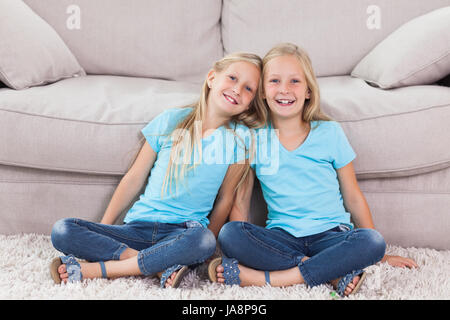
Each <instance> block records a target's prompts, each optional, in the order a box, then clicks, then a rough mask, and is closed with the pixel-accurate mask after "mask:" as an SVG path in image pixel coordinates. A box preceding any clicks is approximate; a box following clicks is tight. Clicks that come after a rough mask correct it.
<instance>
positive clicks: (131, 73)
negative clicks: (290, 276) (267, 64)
mask: <svg viewBox="0 0 450 320" xmlns="http://www.w3.org/2000/svg"><path fill="white" fill-rule="evenodd" d="M24 2H25V3H26V4H27V5H29V7H30V8H32V9H33V11H34V12H35V13H36V14H37V15H38V16H40V17H41V18H42V19H43V20H44V21H46V23H48V24H49V25H50V26H51V27H52V28H53V29H54V30H55V31H56V32H57V34H58V35H59V36H60V37H61V39H62V40H63V41H64V43H65V44H66V45H67V47H68V48H69V49H70V51H71V52H72V53H73V55H74V56H75V57H76V59H77V61H78V62H79V64H80V65H81V66H82V68H83V70H84V71H85V72H86V74H87V75H86V76H83V75H81V76H77V77H69V78H64V79H60V80H59V81H53V82H52V83H48V84H44V85H38V86H32V87H30V88H26V89H22V90H14V89H11V88H9V87H6V86H4V87H3V88H0V204H1V205H0V233H2V234H15V233H22V232H24V233H25V232H26V233H29V232H34V233H44V234H49V233H50V231H51V227H52V225H53V223H54V222H55V221H56V220H58V219H60V218H63V217H80V218H84V219H89V220H93V221H99V220H100V219H101V217H102V215H103V212H104V210H105V209H106V206H107V204H108V202H109V200H110V199H111V196H112V194H113V192H114V189H115V187H116V185H117V184H118V182H119V181H120V179H121V177H122V176H123V174H124V173H125V172H126V170H127V168H128V166H129V165H130V161H131V160H132V158H133V156H134V154H135V153H136V152H137V150H138V148H139V140H140V138H141V134H140V129H141V128H142V127H144V125H145V124H146V123H148V121H150V120H151V119H152V118H153V117H154V116H156V115H157V114H158V113H160V112H161V111H162V110H164V109H165V108H169V107H175V106H181V105H185V104H188V103H190V102H193V101H194V100H196V98H197V97H198V94H199V90H200V86H199V83H200V82H201V81H202V80H203V78H204V76H205V74H206V72H207V71H208V69H209V68H210V66H211V65H212V63H213V62H214V61H215V60H217V59H219V58H220V57H221V56H223V55H224V54H226V53H229V52H233V51H251V52H254V53H257V54H260V55H261V56H263V55H264V54H265V52H266V51H267V50H268V49H269V48H271V47H272V46H273V45H275V44H277V43H279V42H282V41H289V42H294V43H296V44H298V45H300V46H302V47H304V48H305V49H306V50H307V51H308V52H309V53H310V56H311V58H312V61H313V64H314V67H315V70H316V73H317V76H318V81H319V85H320V90H321V95H322V107H323V109H324V111H325V112H326V113H328V114H329V115H330V116H331V117H333V118H334V119H335V120H337V121H339V122H340V123H341V125H342V127H343V129H344V131H345V132H346V134H347V135H348V138H349V140H350V142H351V144H352V145H353V147H354V149H355V151H356V153H357V159H356V160H355V163H354V164H355V169H356V173H357V177H358V180H359V183H360V186H361V189H362V190H363V192H364V194H365V196H366V198H367V200H368V202H369V205H370V208H371V211H372V214H373V218H374V222H375V225H376V228H377V229H378V230H379V231H380V232H381V233H382V234H383V235H384V237H385V239H386V241H387V242H388V243H389V244H395V245H401V246H405V247H410V246H416V247H431V248H436V249H450V236H449V231H450V148H449V146H450V89H449V88H448V87H446V86H441V85H437V84H434V83H431V84H426V85H422V84H416V85H404V86H400V87H396V88H392V89H381V88H379V87H374V86H373V85H369V84H368V82H367V81H364V80H363V79H361V78H358V77H352V76H351V73H352V71H353V70H354V68H355V66H357V65H358V63H360V62H361V61H362V59H363V58H364V57H365V56H366V55H367V54H368V53H369V52H371V51H372V50H373V49H374V47H375V46H377V44H379V43H380V42H382V41H383V40H384V39H386V38H387V37H388V36H389V35H391V34H392V33H393V32H394V31H395V30H397V28H399V27H400V26H401V25H403V24H404V23H406V22H407V21H410V20H411V19H414V18H416V17H418V16H421V15H423V14H426V13H428V12H430V11H433V10H435V9H438V8H442V7H445V6H450V1H449V0H430V1H422V0H397V1H395V4H394V3H393V2H392V1H390V0H374V1H363V0H342V1H339V2H336V1H331V0H329V1H325V0H319V1H312V0H300V1H275V0H246V1H232V0H223V1H222V0H191V1H181V0H171V1H158V0H135V1H133V2H130V3H128V2H126V4H125V2H123V1H120V0H25V1H24ZM0 26H1V22H0ZM0 44H1V40H0ZM402 45H403V44H399V46H402ZM0 49H1V45H0ZM1 54H2V52H1V50H0V59H1ZM33 59H35V63H36V64H39V61H40V57H39V56H36V57H33ZM0 64H1V62H0ZM380 67H382V66H380ZM265 210H266V209H265V203H264V200H263V199H262V196H261V192H260V189H259V186H258V185H256V186H255V192H254V197H253V200H252V221H254V222H255V223H258V224H264V220H265V212H266V211H265ZM124 213H125V212H124ZM119 223H120V222H119Z"/></svg>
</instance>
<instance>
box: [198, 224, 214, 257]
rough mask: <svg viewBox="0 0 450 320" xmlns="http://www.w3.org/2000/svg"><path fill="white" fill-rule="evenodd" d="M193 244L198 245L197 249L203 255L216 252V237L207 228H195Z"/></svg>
mask: <svg viewBox="0 0 450 320" xmlns="http://www.w3.org/2000/svg"><path fill="white" fill-rule="evenodd" d="M196 229H197V230H196V239H195V243H196V244H197V245H198V249H199V251H200V252H202V253H203V254H205V255H209V256H211V255H213V254H214V252H215V251H216V237H215V236H214V233H212V231H211V230H209V229H207V228H196Z"/></svg>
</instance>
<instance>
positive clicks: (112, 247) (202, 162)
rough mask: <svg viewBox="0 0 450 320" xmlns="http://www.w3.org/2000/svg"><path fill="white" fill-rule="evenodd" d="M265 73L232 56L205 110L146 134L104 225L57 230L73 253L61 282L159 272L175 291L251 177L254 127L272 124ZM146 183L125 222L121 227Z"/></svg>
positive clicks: (55, 265) (63, 262)
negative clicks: (262, 89)
mask: <svg viewBox="0 0 450 320" xmlns="http://www.w3.org/2000/svg"><path fill="white" fill-rule="evenodd" d="M260 73H261V58H259V57H258V56H256V55H253V54H246V53H238V54H231V55H228V56H226V57H224V58H223V59H221V60H220V61H218V62H217V63H216V64H215V65H214V67H213V68H212V69H211V70H210V72H209V73H208V75H207V78H206V80H205V82H204V84H203V89H202V93H201V96H200V99H199V101H198V102H197V103H195V104H193V105H191V106H188V107H185V108H175V109H169V110H166V111H165V112H163V113H162V114H160V115H158V116H157V117H155V118H154V119H153V120H152V121H150V123H148V125H147V126H145V127H144V128H143V129H142V134H143V136H144V138H145V142H144V144H143V146H142V148H141V150H140V151H139V154H138V155H137V158H136V159H135V161H134V163H133V165H132V166H131V168H130V169H129V170H128V172H127V173H126V174H125V176H124V177H123V178H122V180H121V182H120V183H119V185H118V187H117V189H116V191H115V192H114V195H113V197H112V199H111V201H110V203H109V205H108V207H107V209H106V211H105V213H104V215H103V218H102V220H101V223H94V222H89V221H85V220H81V219H63V220H60V221H57V222H56V223H55V225H54V227H53V229H52V234H51V240H52V243H53V245H54V247H55V248H56V249H57V250H58V251H61V252H63V253H64V254H65V255H66V256H62V257H58V258H55V259H54V260H53V261H52V263H51V266H50V272H51V275H52V278H53V279H54V281H55V282H56V283H60V282H61V281H62V282H68V281H69V282H74V281H80V280H82V279H92V278H98V277H108V278H115V277H121V276H130V275H150V274H158V273H159V276H160V279H161V281H160V283H161V286H162V287H167V286H172V287H177V286H178V285H179V283H180V280H181V277H182V276H183V275H184V274H185V273H186V271H187V270H188V268H187V266H189V265H195V264H198V263H201V262H203V261H205V260H206V259H207V258H209V257H210V256H211V255H212V254H213V253H214V252H215V248H216V237H217V234H218V233H219V229H220V227H221V226H222V225H223V224H224V222H225V220H226V219H227V216H228V213H229V211H230V209H231V207H232V205H233V199H234V194H235V191H236V189H237V186H239V185H240V182H241V181H243V180H244V179H245V176H246V174H247V173H248V172H249V170H250V166H249V164H248V161H245V158H246V154H247V153H248V148H247V147H248V137H247V134H248V127H256V126H260V125H262V124H263V123H264V122H265V114H266V113H265V109H264V106H261V105H260V104H259V103H257V102H256V100H255V99H254V98H255V96H257V90H258V88H259V86H260ZM242 160H244V161H242ZM145 184H146V187H145V191H144V193H143V194H142V195H141V196H140V198H139V200H137V201H136V202H135V203H134V204H133V206H132V207H131V209H130V210H129V211H128V212H127V214H126V216H125V219H124V222H125V224H121V225H113V223H114V222H115V221H116V219H117V218H118V216H119V215H120V214H121V212H122V211H124V210H125V209H126V208H127V207H128V206H129V204H130V203H131V201H132V200H133V199H134V198H135V197H136V195H138V193H139V192H140V190H141V189H142V187H143V186H144V185H145ZM216 199H217V200H216ZM75 257H76V258H80V259H85V260H87V261H90V262H89V263H88V262H78V261H77V260H76V259H75Z"/></svg>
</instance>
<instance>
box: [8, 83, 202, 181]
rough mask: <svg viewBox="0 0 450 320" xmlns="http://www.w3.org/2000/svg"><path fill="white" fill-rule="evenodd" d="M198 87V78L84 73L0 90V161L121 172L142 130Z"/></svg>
mask: <svg viewBox="0 0 450 320" xmlns="http://www.w3.org/2000/svg"><path fill="white" fill-rule="evenodd" d="M199 93H200V86H199V85H198V84H190V83H182V82H175V81H164V80H155V79H146V78H132V77H114V76H89V75H88V76H86V77H80V78H71V79H66V80H62V81H59V82H57V83H54V84H51V85H47V86H42V87H34V88H30V89H28V90H24V91H15V90H11V89H5V88H3V89H0V137H2V138H1V139H0V163H3V164H10V165H15V166H23V167H30V168H41V169H51V170H59V171H69V172H84V173H98V174H123V173H125V172H126V170H127V169H128V166H129V164H130V161H131V159H132V158H133V156H134V155H135V154H136V152H137V151H138V148H139V143H138V142H139V140H140V138H141V137H142V136H141V134H140V129H142V128H143V127H144V126H145V125H146V124H147V123H148V122H149V121H150V120H151V119H153V117H155V116H156V115H157V114H159V113H160V112H162V111H163V110H164V109H167V108H169V107H179V106H183V105H186V104H189V103H192V102H194V101H195V100H196V99H197V98H198V96H199Z"/></svg>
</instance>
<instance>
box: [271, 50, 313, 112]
mask: <svg viewBox="0 0 450 320" xmlns="http://www.w3.org/2000/svg"><path fill="white" fill-rule="evenodd" d="M263 85H264V95H263V96H264V98H265V99H266V102H267V105H268V106H269V109H270V114H271V116H272V118H293V117H300V119H301V118H302V112H303V107H304V104H305V100H306V99H309V98H310V92H309V90H308V85H307V82H306V77H305V73H304V71H303V68H302V66H301V64H300V62H299V60H298V59H297V58H296V57H295V56H294V55H283V56H278V57H275V58H273V59H271V60H270V61H269V62H267V64H266V66H265V71H264V82H263Z"/></svg>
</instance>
